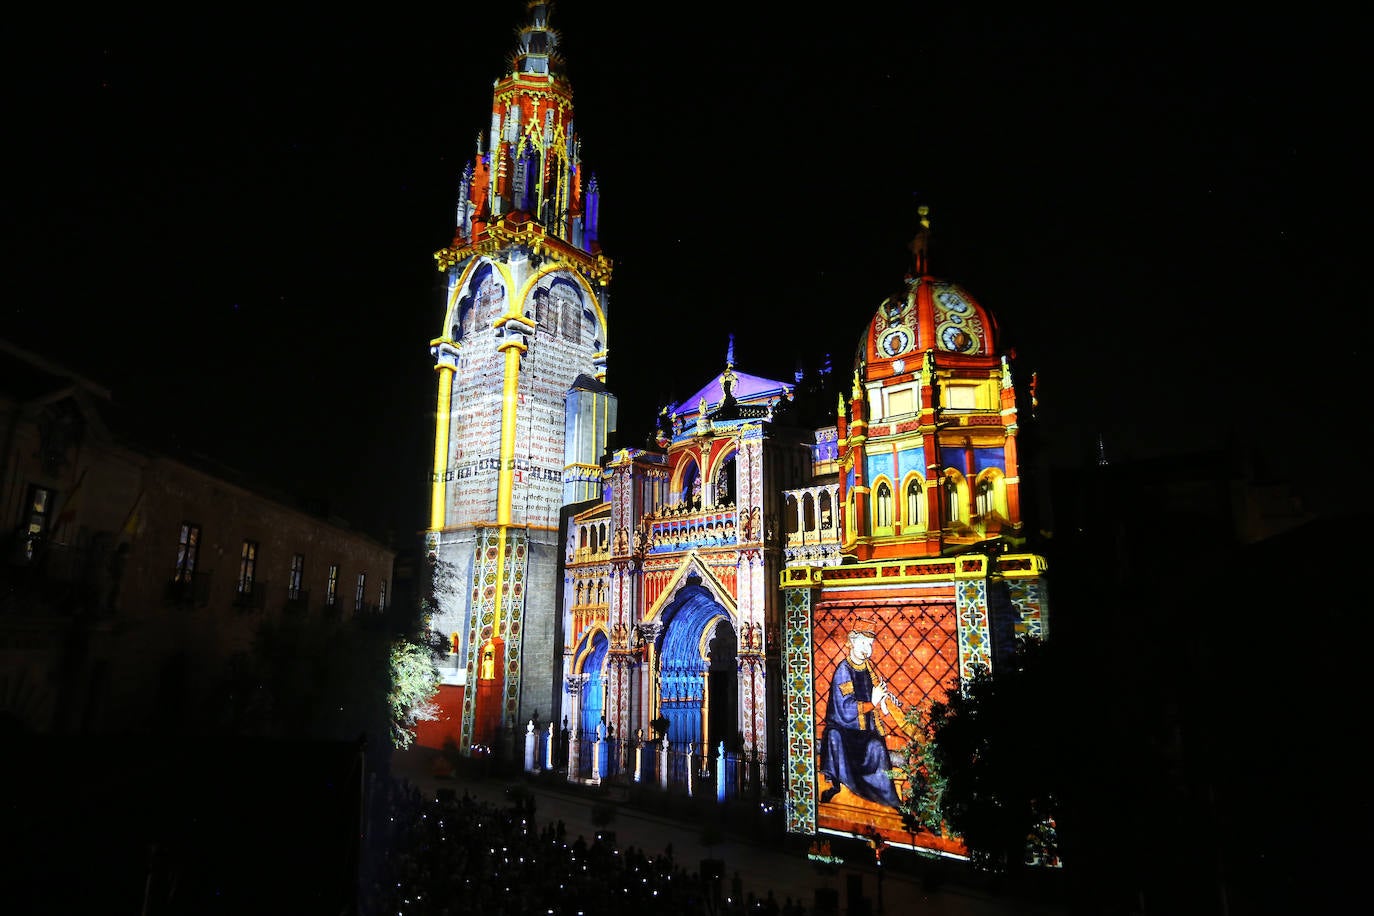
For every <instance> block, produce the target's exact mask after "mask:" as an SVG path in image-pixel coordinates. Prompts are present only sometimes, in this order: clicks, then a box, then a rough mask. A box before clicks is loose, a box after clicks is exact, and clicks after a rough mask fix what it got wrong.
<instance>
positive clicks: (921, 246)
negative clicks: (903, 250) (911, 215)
mask: <svg viewBox="0 0 1374 916" xmlns="http://www.w3.org/2000/svg"><path fill="white" fill-rule="evenodd" d="M916 213H917V215H918V216H920V218H921V228H920V229H918V230H917V231H916V238H914V239H912V240H911V245H910V246H909V247H910V248H911V254H912V255H913V257H914V259H915V261H914V263H913V265H912V269H913V271H914V272H913V274H912V276H916V277H925V276H929V275H930V256H929V248H930V208H929V207H927V206H925V205H924V204H922V205H921V206H919V207H917V208H916Z"/></svg>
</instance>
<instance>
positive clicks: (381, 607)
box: [377, 579, 386, 611]
mask: <svg viewBox="0 0 1374 916" xmlns="http://www.w3.org/2000/svg"><path fill="white" fill-rule="evenodd" d="M377 610H378V611H385V610H386V580H385V579H383V580H382V584H381V590H380V591H378V593H377Z"/></svg>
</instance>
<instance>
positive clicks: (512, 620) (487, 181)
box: [427, 2, 616, 753]
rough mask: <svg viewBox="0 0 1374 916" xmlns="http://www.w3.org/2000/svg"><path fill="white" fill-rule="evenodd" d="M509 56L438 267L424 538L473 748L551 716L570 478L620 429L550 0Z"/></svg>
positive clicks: (584, 188)
mask: <svg viewBox="0 0 1374 916" xmlns="http://www.w3.org/2000/svg"><path fill="white" fill-rule="evenodd" d="M511 60H512V67H511V70H510V72H509V73H507V74H506V76H504V77H503V78H501V79H500V80H498V81H497V82H496V85H495V88H494V91H493V93H492V108H491V122H490V127H489V129H488V131H487V133H486V135H485V136H482V135H481V134H479V136H478V140H477V151H476V155H475V157H474V158H473V160H472V161H471V163H469V165H468V166H467V168H466V169H465V170H464V171H463V175H462V179H461V182H460V187H459V195H458V212H457V220H456V223H457V227H456V230H455V233H454V238H453V242H452V244H451V245H449V246H448V247H447V248H444V249H443V250H441V251H439V252H437V253H436V254H435V256H434V257H435V260H436V262H437V264H438V269H439V270H440V271H442V272H444V273H446V274H447V276H448V292H447V301H446V307H445V312H444V323H443V330H442V333H441V334H440V336H439V337H437V338H435V339H434V340H433V341H431V343H430V351H431V353H432V354H433V356H434V358H435V369H436V372H437V375H438V380H437V381H438V400H437V408H436V412H435V437H434V478H433V491H432V497H431V504H430V521H429V531H428V535H427V540H428V552H429V553H430V555H431V557H432V558H433V559H434V560H435V561H437V565H436V594H437V596H438V598H439V602H440V606H439V610H438V613H437V614H436V615H435V616H434V618H433V619H432V621H431V626H432V627H434V628H435V629H436V630H438V631H440V632H442V633H445V634H449V635H450V637H451V640H452V649H453V651H452V653H451V654H450V655H449V659H448V663H447V664H446V665H441V676H442V682H443V684H444V685H445V689H449V690H451V689H453V688H458V689H459V690H461V696H462V706H461V708H462V732H461V736H460V739H459V747H460V750H462V751H463V752H464V753H467V752H469V751H470V750H471V748H472V746H473V745H474V744H481V745H491V744H492V743H493V742H495V741H496V740H497V739H498V737H499V736H501V735H503V734H504V735H506V736H507V737H509V732H508V731H506V730H508V729H511V728H512V727H514V726H516V725H517V724H518V725H520V726H522V727H523V725H524V723H525V722H526V721H527V720H528V719H529V718H530V717H531V716H532V715H533V714H534V712H535V711H536V710H539V711H540V712H541V715H543V716H544V717H546V718H547V716H548V713H549V710H550V709H551V707H552V697H553V694H554V691H553V672H554V660H555V657H557V658H559V659H561V646H558V647H555V644H554V643H555V620H554V617H555V615H554V607H555V595H556V591H557V586H558V582H557V579H558V576H557V569H558V551H559V541H560V538H559V510H560V509H561V508H562V506H563V505H564V502H565V499H570V498H575V495H576V493H577V492H578V488H576V487H573V488H565V485H564V482H565V479H568V478H570V477H572V476H576V475H578V474H580V468H581V465H584V464H587V463H588V457H587V456H588V455H592V456H598V455H599V454H600V452H601V451H603V450H604V448H605V443H606V437H607V430H608V428H611V429H613V428H614V425H615V420H616V416H615V402H614V398H611V397H609V395H605V394H603V393H601V392H597V394H600V395H601V400H600V401H598V403H597V405H596V407H597V409H596V410H590V411H589V410H587V409H586V402H587V400H588V393H587V392H588V389H593V388H596V387H598V385H597V383H603V382H604V381H605V374H606V311H607V298H606V286H607V284H608V283H609V281H610V277H611V262H610V260H609V259H607V258H606V257H604V256H603V255H602V254H601V249H600V245H599V244H598V243H597V208H598V197H599V195H598V192H597V188H596V181H595V179H590V180H589V179H588V178H587V177H586V176H585V175H584V173H583V169H582V162H581V143H580V141H579V139H578V136H577V133H576V131H575V130H574V124H573V105H572V88H571V86H570V85H569V83H568V81H567V79H566V78H565V77H564V76H563V74H562V72H561V70H562V60H561V58H560V57H559V55H558V34H557V32H555V31H554V30H553V29H551V28H550V27H549V4H547V3H538V2H531V3H529V4H528V5H527V21H526V23H525V24H524V25H523V26H522V27H521V28H520V30H519V38H518V42H517V47H516V50H515V53H514V54H513V55H512V59H511ZM603 391H604V389H603ZM570 406H571V409H570ZM570 443H572V444H575V446H576V447H573V448H570ZM565 494H573V495H565ZM556 648H557V652H556V651H555V649H556ZM505 747H509V745H505Z"/></svg>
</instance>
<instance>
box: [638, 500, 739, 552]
mask: <svg viewBox="0 0 1374 916" xmlns="http://www.w3.org/2000/svg"><path fill="white" fill-rule="evenodd" d="M738 515H739V513H738V512H737V511H736V509H735V507H734V506H733V505H725V506H712V507H711V508H709V509H685V510H684V511H679V510H677V509H675V508H673V507H669V508H667V509H665V510H663V511H661V512H658V513H655V514H654V515H650V516H646V517H645V520H644V523H645V525H646V527H647V533H648V538H647V541H646V543H645V547H646V548H647V550H648V552H649V553H651V554H654V553H668V552H671V551H678V550H691V549H692V548H694V547H727V546H732V545H735V544H738V543H739V518H738Z"/></svg>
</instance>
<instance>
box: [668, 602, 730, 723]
mask: <svg viewBox="0 0 1374 916" xmlns="http://www.w3.org/2000/svg"><path fill="white" fill-rule="evenodd" d="M700 582H701V579H700V578H699V577H697V576H690V577H688V580H687V583H688V584H687V585H685V586H683V587H682V589H681V590H679V591H678V593H677V595H676V596H674V598H673V601H672V603H671V604H669V605H668V606H667V607H665V608H664V609H663V614H662V618H663V621H664V627H663V636H662V644H661V646H660V649H659V652H658V658H659V670H658V672H657V674H658V686H659V692H658V695H659V702H660V708H661V713H660V714H661V715H662V716H663V717H664V718H666V719H667V720H668V740H669V741H670V742H671V743H672V744H673V746H675V747H678V746H682V745H683V744H684V743H685V742H689V741H690V742H691V743H692V744H694V745H695V746H696V747H697V748H698V750H701V749H702V748H703V747H704V745H706V744H708V743H709V744H710V745H712V746H714V745H715V744H717V743H718V742H719V741H722V740H723V741H726V742H727V743H728V742H729V741H730V740H731V739H732V738H733V736H734V734H735V732H736V731H737V730H738V723H737V722H736V721H735V719H736V716H735V710H736V706H737V703H738V689H739V688H738V682H737V678H736V671H735V668H736V655H737V652H738V643H737V638H736V634H735V627H734V624H733V623H732V622H731V619H730V612H729V611H728V610H727V609H726V608H725V607H724V606H723V605H721V604H720V602H718V601H717V600H716V598H715V596H714V595H712V594H711V591H710V590H709V589H707V588H706V587H705V586H703V585H701V584H700Z"/></svg>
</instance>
